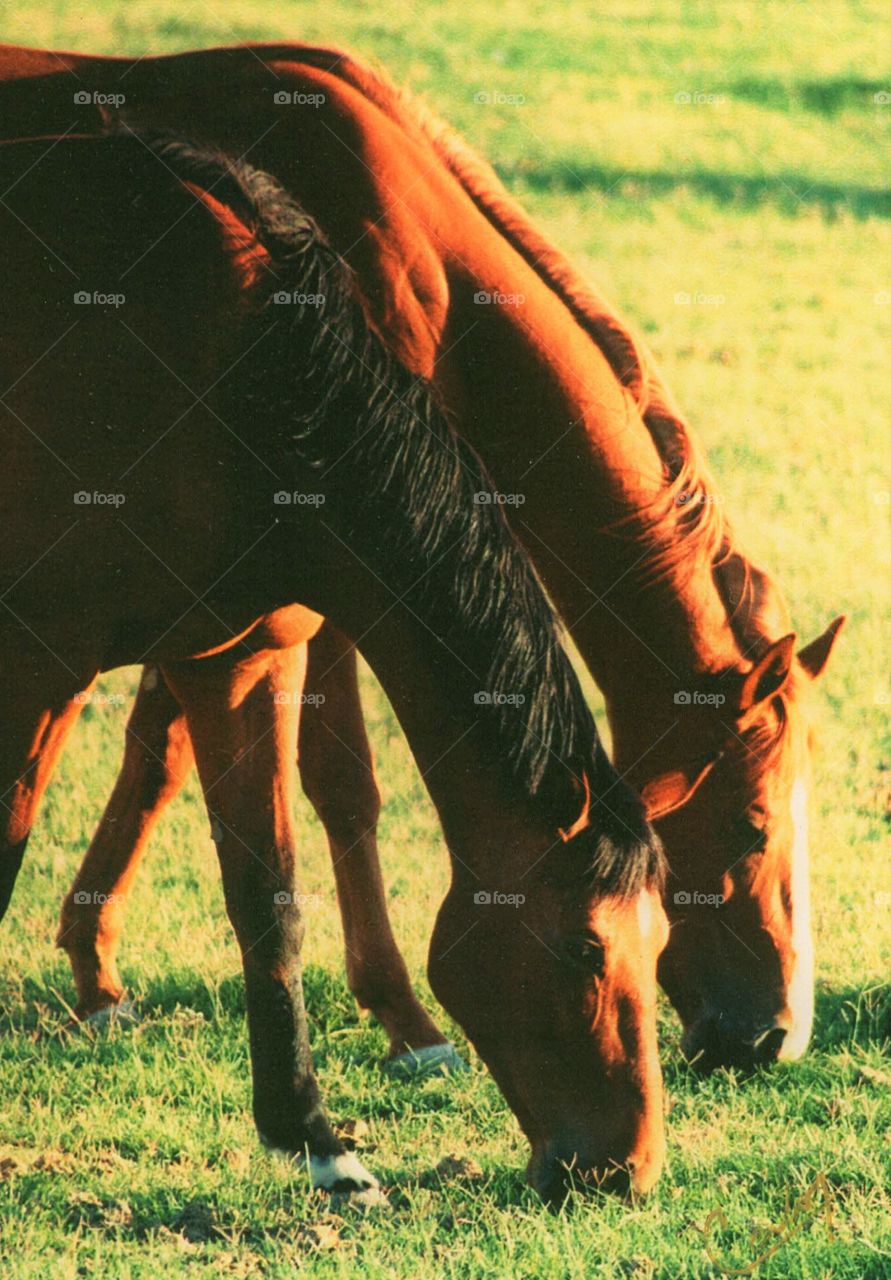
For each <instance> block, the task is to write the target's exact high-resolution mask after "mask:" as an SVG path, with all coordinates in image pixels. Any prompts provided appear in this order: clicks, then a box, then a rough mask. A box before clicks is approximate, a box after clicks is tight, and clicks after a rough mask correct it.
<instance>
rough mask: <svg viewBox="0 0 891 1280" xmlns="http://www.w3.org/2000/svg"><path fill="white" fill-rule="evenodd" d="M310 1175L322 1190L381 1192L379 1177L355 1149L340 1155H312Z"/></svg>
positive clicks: (316, 1185) (315, 1185) (315, 1184)
mask: <svg viewBox="0 0 891 1280" xmlns="http://www.w3.org/2000/svg"><path fill="white" fill-rule="evenodd" d="M309 1176H310V1179H311V1181H312V1185H313V1186H314V1187H317V1188H318V1189H319V1190H320V1191H336V1192H346V1193H348V1194H352V1193H355V1192H365V1191H377V1192H378V1193H379V1192H380V1187H379V1185H378V1181H377V1178H376V1177H375V1176H374V1174H373V1173H369V1172H368V1170H367V1169H366V1168H365V1166H364V1165H363V1163H362V1161H361V1160H360V1159H359V1157H358V1156H357V1155H356V1153H355V1151H344V1152H343V1154H342V1155H339V1156H310V1157H309Z"/></svg>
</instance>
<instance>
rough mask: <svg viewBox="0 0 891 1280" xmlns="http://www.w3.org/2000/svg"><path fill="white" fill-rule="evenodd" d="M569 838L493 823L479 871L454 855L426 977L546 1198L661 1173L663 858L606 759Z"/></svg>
mask: <svg viewBox="0 0 891 1280" xmlns="http://www.w3.org/2000/svg"><path fill="white" fill-rule="evenodd" d="M592 782H595V783H596V785H597V786H598V787H599V788H600V789H601V790H602V799H601V800H600V801H593V800H590V798H589V800H588V801H586V806H585V812H584V813H583V816H582V817H581V819H580V820H579V822H578V824H577V827H576V829H575V830H568V831H567V830H563V831H561V832H560V833H559V835H558V838H557V840H556V843H555V841H554V839H553V837H552V833H548V834H546V833H544V832H543V833H542V841H541V847H540V849H535V848H533V849H532V850H531V851H530V849H529V847H528V843H526V847H522V846H520V845H519V844H518V843H516V842H515V840H514V838H513V837H512V835H511V833H510V832H506V831H504V830H493V831H492V832H491V833H490V835H489V840H490V842H491V846H492V847H491V850H490V851H489V853H488V856H487V859H486V861H485V862H484V864H483V866H484V867H485V870H483V869H482V867H481V866H480V863H479V862H477V863H476V864H475V866H474V867H473V868H470V867H469V866H464V865H463V864H462V863H461V862H460V861H459V860H457V859H455V860H454V863H453V881H452V885H451V887H450V889H449V892H448V894H447V896H446V899H445V901H444V902H443V904H442V907H441V908H440V912H439V917H438V920H437V925H436V930H435V932H434V935H433V938H432V940H431V946H430V958H429V975H430V981H431V985H432V986H433V989H434V992H435V993H436V995H437V997H438V999H439V1000H440V1001H441V1002H442V1004H443V1005H444V1006H445V1007H446V1008H447V1009H448V1010H449V1012H450V1013H451V1014H452V1015H453V1016H454V1017H455V1018H456V1019H457V1020H458V1021H459V1022H460V1023H461V1025H462V1026H463V1027H464V1029H465V1031H466V1032H467V1034H468V1036H469V1037H470V1039H471V1040H472V1041H473V1043H474V1045H475V1046H476V1048H477V1050H478V1052H479V1053H480V1056H481V1057H482V1058H483V1059H484V1061H485V1062H486V1064H487V1065H488V1067H489V1068H490V1070H491V1072H492V1074H493V1076H494V1077H495V1079H496V1080H497V1082H498V1084H499V1086H500V1087H501V1089H502V1092H503V1093H504V1095H505V1097H506V1098H507V1099H508V1101H509V1102H510V1105H511V1107H512V1109H513V1111H514V1113H515V1115H516V1116H517V1118H518V1119H519V1121H520V1124H521V1125H522V1127H523V1130H524V1132H525V1133H526V1136H527V1137H528V1139H529V1141H530V1143H531V1146H532V1158H531V1160H530V1163H529V1167H528V1171H527V1177H528V1179H529V1181H530V1183H531V1184H532V1185H533V1186H534V1187H535V1188H536V1189H537V1190H538V1191H539V1192H540V1193H541V1194H542V1195H543V1196H544V1197H545V1198H546V1199H549V1200H554V1201H559V1200H560V1199H562V1197H563V1195H564V1194H565V1192H566V1190H567V1188H568V1187H569V1186H571V1185H576V1186H578V1185H582V1186H585V1185H587V1186H593V1187H603V1188H607V1189H611V1190H619V1191H625V1190H628V1189H631V1190H633V1191H635V1192H639V1193H644V1192H646V1191H648V1190H649V1189H650V1187H651V1186H652V1185H653V1183H654V1182H655V1181H656V1178H657V1177H658V1175H659V1172H660V1169H661V1166H662V1160H663V1154H664V1142H663V1137H662V1094H661V1074H660V1068H659V1062H658V1056H657V1045H656V1035H655V998H656V987H655V982H653V983H651V982H650V973H651V972H652V973H653V974H655V970H656V962H657V960H658V957H659V954H660V952H661V951H662V949H663V947H664V945H665V942H666V940H667V937H668V923H667V919H666V916H665V912H664V910H663V907H662V902H661V888H662V884H663V882H664V877H665V863H664V857H663V854H662V851H661V848H660V846H659V844H658V842H657V841H654V839H653V837H652V834H651V833H650V831H649V829H648V825H647V823H646V822H645V819H644V810H643V806H642V805H641V803H640V801H639V800H638V798H637V797H636V796H634V795H633V794H632V793H631V792H630V791H628V790H627V788H626V787H625V785H624V783H622V782H620V781H619V780H618V779H617V777H616V776H615V774H614V773H613V772H612V769H611V766H609V765H608V763H607V762H606V760H605V759H602V760H601V762H600V768H599V770H598V773H597V775H596V776H595V777H593V778H592Z"/></svg>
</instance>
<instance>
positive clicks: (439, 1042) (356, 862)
mask: <svg viewBox="0 0 891 1280" xmlns="http://www.w3.org/2000/svg"><path fill="white" fill-rule="evenodd" d="M304 704H305V705H304V708H303V714H302V717H301V722H300V751H299V757H298V759H299V764H300V779H301V782H302V784H303V789H304V791H305V792H306V794H307V796H308V797H309V799H310V800H311V801H312V804H313V806H314V807H315V810H316V812H317V814H318V815H319V818H320V819H321V821H322V824H323V825H324V827H325V833H326V835H327V837H328V843H329V847H330V850H331V861H332V863H333V866H334V876H335V879H336V882H337V896H338V900H339V903H340V912H341V917H342V920H343V932H344V946H345V951H346V970H347V979H348V981H349V985H350V990H351V991H352V992H353V994H354V996H355V997H356V1000H357V1001H358V1002H359V1004H360V1005H361V1006H362V1007H363V1008H366V1009H369V1010H370V1011H371V1013H372V1014H373V1015H374V1016H375V1017H376V1018H377V1019H378V1020H379V1021H380V1022H381V1024H382V1025H383V1027H384V1029H385V1030H386V1032H387V1035H388V1036H389V1039H390V1052H389V1060H390V1061H391V1062H392V1063H393V1064H394V1066H395V1068H396V1069H397V1070H399V1069H400V1068H402V1069H406V1070H409V1069H411V1068H413V1067H415V1068H417V1069H422V1068H423V1067H424V1066H426V1065H428V1064H429V1065H431V1066H432V1065H434V1063H433V1059H436V1062H437V1065H438V1064H440V1063H443V1062H448V1063H450V1064H451V1065H453V1066H454V1065H457V1062H456V1060H455V1058H454V1051H453V1050H452V1048H451V1046H450V1045H449V1043H448V1041H447V1040H446V1038H445V1036H443V1034H442V1032H441V1031H440V1030H439V1028H438V1027H437V1026H436V1023H435V1022H434V1021H433V1020H432V1018H431V1017H430V1015H429V1014H428V1013H427V1011H426V1010H425V1009H424V1007H423V1006H422V1005H421V1003H420V1001H419V1000H418V998H417V996H416V995H415V993H414V991H413V990H412V985H411V981H410V979H409V976H408V971H407V969H406V967H405V961H404V960H403V958H402V955H401V954H400V951H399V948H398V946H397V944H396V940H395V938H394V937H393V931H392V929H391V926H390V919H389V916H388V913H387V898H386V891H385V889H384V884H383V880H382V877H381V869H380V863H379V860H378V848H377V820H378V815H379V813H380V794H379V792H378V788H377V782H376V781H375V776H374V766H373V762H372V756H371V748H370V746H369V743H368V737H367V734H366V732H365V721H364V718H363V715H362V705H361V701H360V697H359V684H358V673H357V670H356V651H355V648H354V647H353V644H352V642H351V641H350V640H348V639H347V637H346V636H344V635H343V633H342V632H340V631H338V630H337V629H336V627H334V626H333V625H332V624H331V623H330V622H326V623H325V625H324V626H323V627H322V629H321V631H319V633H318V634H317V635H316V636H315V637H314V638H313V639H312V640H311V641H310V643H309V660H308V667H307V674H306V685H305V697H304ZM433 1046H438V1051H437V1052H431V1050H432V1049H433ZM418 1050H426V1051H427V1052H421V1053H420V1054H419V1053H418V1052H417V1051H418ZM412 1051H414V1052H412Z"/></svg>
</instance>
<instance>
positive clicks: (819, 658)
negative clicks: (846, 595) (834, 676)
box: [798, 614, 847, 680]
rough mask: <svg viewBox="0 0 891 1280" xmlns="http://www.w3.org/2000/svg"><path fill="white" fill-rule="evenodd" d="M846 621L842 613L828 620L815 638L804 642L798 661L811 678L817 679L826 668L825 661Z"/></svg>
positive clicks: (827, 659)
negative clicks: (832, 620)
mask: <svg viewBox="0 0 891 1280" xmlns="http://www.w3.org/2000/svg"><path fill="white" fill-rule="evenodd" d="M846 622H847V617H846V616H845V614H842V615H841V616H840V617H838V618H836V619H835V621H834V622H830V624H829V626H828V627H827V628H826V630H825V631H824V632H823V634H822V635H821V636H817V638H816V640H812V641H811V642H810V644H806V645H805V646H804V648H803V649H802V650H801V651H800V653H799V654H798V661H799V662H800V663H801V665H802V666H803V667H804V669H805V671H806V672H807V673H808V675H809V676H810V677H811V679H812V680H816V679H818V678H819V677H820V676H821V675H822V674H823V672H824V671H825V670H826V663H827V662H828V661H829V657H830V654H831V653H832V650H833V649H834V648H835V642H836V640H837V639H838V637H839V633H840V631H841V629H842V627H843V626H844V625H845V623H846Z"/></svg>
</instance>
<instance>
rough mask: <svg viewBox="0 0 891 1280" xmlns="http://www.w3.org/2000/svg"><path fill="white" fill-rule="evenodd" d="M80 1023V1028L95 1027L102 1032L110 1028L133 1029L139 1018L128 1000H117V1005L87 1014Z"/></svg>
mask: <svg viewBox="0 0 891 1280" xmlns="http://www.w3.org/2000/svg"><path fill="white" fill-rule="evenodd" d="M80 1021H81V1025H82V1026H88V1027H96V1029H97V1030H100V1031H102V1030H104V1029H105V1028H106V1027H111V1026H120V1027H134V1026H136V1024H137V1023H138V1022H140V1021H141V1018H140V1016H139V1011H138V1009H137V1008H136V1005H135V1004H132V1003H131V1002H130V1001H129V1000H119V1001H118V1003H117V1004H106V1005H103V1006H102V1008H101V1009H96V1010H95V1011H94V1012H93V1013H88V1014H87V1016H86V1017H85V1018H81V1020H80Z"/></svg>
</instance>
